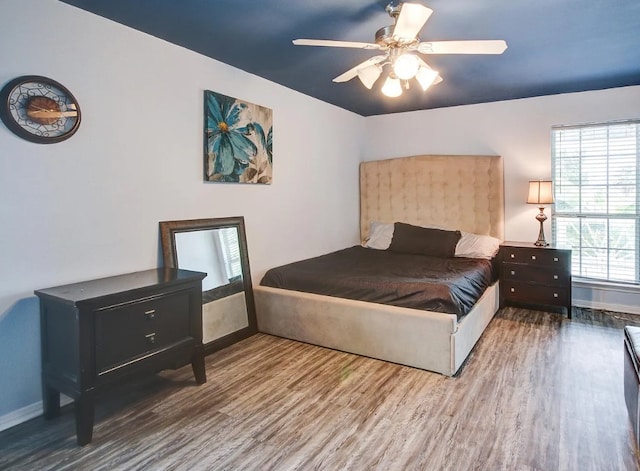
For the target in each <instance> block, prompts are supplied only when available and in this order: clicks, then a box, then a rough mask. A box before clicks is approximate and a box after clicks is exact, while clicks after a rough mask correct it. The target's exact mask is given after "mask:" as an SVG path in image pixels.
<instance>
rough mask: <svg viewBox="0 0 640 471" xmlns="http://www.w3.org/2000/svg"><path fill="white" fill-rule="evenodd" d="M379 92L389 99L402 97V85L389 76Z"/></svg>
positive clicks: (392, 76)
mask: <svg viewBox="0 0 640 471" xmlns="http://www.w3.org/2000/svg"><path fill="white" fill-rule="evenodd" d="M381 91H382V93H383V94H384V95H386V96H388V97H389V98H396V97H399V96H400V95H402V84H401V83H400V79H399V78H398V77H396V76H395V75H393V74H389V76H388V77H387V80H386V81H385V82H384V85H383V86H382V90H381Z"/></svg>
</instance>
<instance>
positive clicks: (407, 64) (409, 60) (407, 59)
mask: <svg viewBox="0 0 640 471" xmlns="http://www.w3.org/2000/svg"><path fill="white" fill-rule="evenodd" d="M418 67H420V61H419V60H418V58H417V57H416V56H414V55H413V54H402V55H401V56H400V57H398V58H397V59H396V61H395V62H394V64H393V71H394V72H395V73H396V76H397V77H398V78H399V79H402V80H409V79H410V78H413V77H414V76H415V75H416V73H417V72H418Z"/></svg>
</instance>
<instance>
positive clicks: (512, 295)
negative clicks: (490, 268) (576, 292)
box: [499, 242, 571, 318]
mask: <svg viewBox="0 0 640 471" xmlns="http://www.w3.org/2000/svg"><path fill="white" fill-rule="evenodd" d="M499 256H500V306H501V307H502V306H506V305H514V304H526V305H533V306H536V307H547V306H553V307H563V308H566V309H567V314H568V316H569V318H571V250H570V249H558V248H555V247H553V246H547V247H537V246H535V245H533V244H532V243H528V242H503V243H502V245H501V246H500V255H499Z"/></svg>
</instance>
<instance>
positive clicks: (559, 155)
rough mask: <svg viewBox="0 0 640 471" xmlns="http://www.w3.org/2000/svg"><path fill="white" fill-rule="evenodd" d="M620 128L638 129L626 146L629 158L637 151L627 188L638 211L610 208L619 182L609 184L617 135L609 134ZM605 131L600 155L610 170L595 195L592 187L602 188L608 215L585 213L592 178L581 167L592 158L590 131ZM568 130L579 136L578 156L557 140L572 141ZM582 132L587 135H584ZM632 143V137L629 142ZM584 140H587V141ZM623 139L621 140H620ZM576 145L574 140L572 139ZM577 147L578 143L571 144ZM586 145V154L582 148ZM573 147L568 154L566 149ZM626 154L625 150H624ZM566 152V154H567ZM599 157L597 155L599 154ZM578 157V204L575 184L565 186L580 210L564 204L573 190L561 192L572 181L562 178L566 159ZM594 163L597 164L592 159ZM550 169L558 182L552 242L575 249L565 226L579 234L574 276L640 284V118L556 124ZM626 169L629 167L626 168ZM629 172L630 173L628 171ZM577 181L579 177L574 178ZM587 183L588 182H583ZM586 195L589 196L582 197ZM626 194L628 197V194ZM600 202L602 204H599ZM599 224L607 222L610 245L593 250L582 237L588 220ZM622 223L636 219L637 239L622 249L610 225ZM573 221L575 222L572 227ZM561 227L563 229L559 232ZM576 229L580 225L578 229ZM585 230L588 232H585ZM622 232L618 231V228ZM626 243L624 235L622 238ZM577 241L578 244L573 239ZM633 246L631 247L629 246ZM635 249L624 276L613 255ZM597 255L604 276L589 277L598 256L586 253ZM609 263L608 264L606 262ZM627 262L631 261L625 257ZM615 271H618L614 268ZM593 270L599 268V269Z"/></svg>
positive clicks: (597, 246)
mask: <svg viewBox="0 0 640 471" xmlns="http://www.w3.org/2000/svg"><path fill="white" fill-rule="evenodd" d="M621 126H632V127H633V126H634V127H635V144H634V147H635V148H632V147H633V146H632V147H630V148H628V150H629V151H630V153H629V154H628V155H633V154H634V153H635V168H633V173H635V184H634V185H633V184H627V186H626V188H627V189H628V188H629V187H632V186H635V195H634V194H631V201H633V200H634V199H635V201H633V204H634V211H635V212H629V211H628V210H627V212H614V211H612V210H611V209H610V206H611V201H613V198H614V197H613V196H612V195H613V191H615V188H616V186H617V185H616V184H614V183H612V182H611V181H610V178H612V177H611V175H612V162H613V163H615V162H614V159H615V158H616V156H615V155H612V153H613V152H612V149H613V148H614V147H613V146H612V143H613V142H616V141H615V139H614V138H613V137H611V136H610V134H609V133H610V132H611V130H612V129H613V130H616V129H621ZM604 130H606V136H607V137H606V151H605V153H604V154H603V155H602V162H599V164H601V165H603V166H604V167H605V168H606V171H605V175H606V183H605V184H598V185H593V186H591V191H592V192H593V191H595V190H593V188H594V187H599V189H600V190H604V197H605V200H606V201H605V203H604V204H605V205H606V209H605V211H593V210H592V211H589V210H586V211H585V210H583V208H584V207H586V206H587V204H588V203H587V201H588V199H589V196H588V195H589V193H588V192H587V191H585V190H589V188H590V185H589V184H588V176H587V174H586V173H585V172H586V170H584V169H583V162H584V160H582V159H586V158H591V159H593V158H594V157H593V154H592V155H591V156H589V152H590V151H591V150H590V148H589V147H588V143H589V141H588V137H586V136H588V133H590V132H598V131H600V132H603V131H604ZM565 131H569V133H571V134H572V136H573V137H574V138H575V135H576V131H577V132H578V133H579V139H578V142H579V151H578V154H579V156H578V157H576V155H574V154H573V153H572V152H573V151H575V147H573V148H570V146H567V145H565V147H563V143H561V142H558V139H562V137H563V136H565V137H568V136H569V133H565ZM583 133H584V134H583ZM627 139H628V138H627ZM583 141H584V142H583ZM620 141H622V139H620ZM574 142H575V141H574ZM630 142H633V134H632V136H631V139H630ZM572 145H574V144H572ZM583 145H584V150H583ZM568 148H570V151H569V152H568V151H567V149H568ZM625 150H627V148H625ZM565 153H567V154H568V155H564V154H565ZM596 157H598V156H596ZM576 158H577V159H578V160H579V162H580V163H579V172H578V174H579V177H578V178H579V184H578V185H577V187H578V194H577V200H576V199H575V198H576V193H575V181H573V180H572V183H573V184H574V185H566V187H569V186H572V187H573V190H574V193H573V202H574V204H575V201H578V206H579V208H577V210H576V208H575V207H574V208H572V209H568V208H570V206H571V205H570V204H566V203H568V202H569V201H570V199H571V196H567V195H569V191H568V190H567V191H566V193H563V185H565V184H566V183H567V182H569V181H570V180H571V179H570V177H567V176H563V175H562V171H563V168H567V167H563V166H562V160H563V159H565V162H566V161H567V160H568V159H576ZM592 162H593V160H592ZM551 166H552V179H553V181H554V189H555V195H556V196H555V200H556V204H555V207H554V210H553V212H552V220H553V223H554V224H553V233H552V234H553V241H554V243H555V244H556V245H558V246H567V245H569V246H570V245H571V244H568V243H567V240H568V239H570V236H568V235H566V237H565V236H564V235H565V234H564V233H563V234H561V232H562V231H564V230H567V231H568V230H569V229H566V228H569V227H570V228H571V230H572V231H574V233H575V232H577V233H578V234H579V235H578V240H579V242H578V246H573V247H570V248H572V249H573V259H572V272H573V276H574V277H576V278H582V279H584V280H593V281H605V282H613V283H631V284H634V285H638V284H640V119H637V120H625V121H613V122H607V123H590V124H581V125H575V126H553V127H552V134H551ZM624 168H626V167H624ZM630 170H631V169H630ZM573 178H574V179H575V176H574V177H573ZM583 181H585V182H587V183H583ZM583 194H584V195H587V196H583ZM626 194H627V193H625V196H626ZM601 204H602V203H601ZM596 220H600V221H603V222H604V224H606V232H605V234H606V241H605V242H603V243H600V244H596V245H594V246H589V245H588V242H587V238H586V236H584V235H583V231H584V229H583V228H586V227H588V226H589V224H588V222H591V223H593V224H595V221H596ZM576 221H579V222H578V224H575V222H576ZM621 221H634V224H631V225H635V228H634V229H633V230H632V234H633V240H632V241H631V242H627V243H626V244H627V245H626V246H625V247H624V248H622V247H621V246H620V247H616V245H615V244H616V242H612V239H613V238H614V236H613V234H615V233H614V232H613V231H611V230H610V229H611V227H612V225H614V224H622V223H621ZM572 222H573V223H574V224H572ZM559 226H562V227H561V228H559ZM576 226H577V227H576ZM584 232H586V231H584ZM618 234H620V231H619V230H618ZM623 239H624V237H623ZM574 241H575V240H574ZM631 246H633V248H632V249H631V248H630V247H631ZM629 250H632V251H633V252H634V260H633V263H631V264H630V266H629V267H628V268H627V269H626V272H625V271H624V270H623V269H621V268H620V265H618V270H617V273H618V275H617V276H616V273H612V272H616V269H615V267H616V262H615V260H614V259H615V256H618V257H620V256H621V254H622V253H625V252H628V251H629ZM589 251H591V253H594V252H598V253H600V254H601V255H602V254H604V256H603V259H602V263H604V264H605V265H606V267H605V268H606V269H605V271H606V275H605V276H602V274H596V275H594V274H593V273H591V274H590V273H589V267H590V266H591V267H593V266H594V265H593V263H594V260H595V258H593V257H591V258H589V256H588V253H589ZM605 259H606V262H605V261H604V260H605ZM626 260H628V259H626ZM612 268H614V270H612ZM594 271H595V272H597V271H598V270H597V269H595V270H594Z"/></svg>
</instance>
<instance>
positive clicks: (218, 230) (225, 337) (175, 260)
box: [160, 217, 258, 353]
mask: <svg viewBox="0 0 640 471" xmlns="http://www.w3.org/2000/svg"><path fill="white" fill-rule="evenodd" d="M160 237H161V242H162V256H163V259H164V265H165V266H167V267H171V268H183V269H185V270H194V271H201V272H205V273H207V276H206V277H205V279H204V280H202V342H203V344H204V349H205V353H212V352H214V351H216V350H220V349H221V348H224V347H227V346H229V345H231V344H233V343H235V342H237V341H239V340H242V339H244V338H247V337H249V336H251V335H253V334H255V333H256V332H257V331H258V329H257V321H256V310H255V303H254V299H253V287H252V284H251V272H250V270H249V254H248V251H247V238H246V233H245V229H244V218H243V217H230V218H215V219H191V220H184V221H162V222H160Z"/></svg>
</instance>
